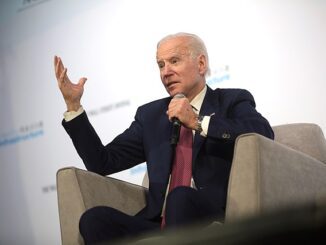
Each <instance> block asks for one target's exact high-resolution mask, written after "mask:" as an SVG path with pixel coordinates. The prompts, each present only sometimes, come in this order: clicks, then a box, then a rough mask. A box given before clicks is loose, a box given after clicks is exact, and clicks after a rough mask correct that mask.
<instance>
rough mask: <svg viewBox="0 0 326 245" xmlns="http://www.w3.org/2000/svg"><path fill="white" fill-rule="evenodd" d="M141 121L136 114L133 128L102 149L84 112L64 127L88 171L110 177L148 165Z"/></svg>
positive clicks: (64, 124) (63, 123)
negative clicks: (136, 166)
mask: <svg viewBox="0 0 326 245" xmlns="http://www.w3.org/2000/svg"><path fill="white" fill-rule="evenodd" d="M140 118H141V117H140V116H139V115H138V113H136V116H135V120H134V121H133V122H132V124H131V125H130V127H129V128H128V129H126V130H125V131H124V132H123V133H122V134H120V135H118V136H117V137H116V138H115V139H114V140H113V141H112V142H111V143H109V144H107V145H105V146H104V145H103V144H102V142H101V140H100V138H99V136H98V135H97V133H96V132H95V130H94V128H93V126H92V125H91V123H90V122H89V120H88V117H87V115H86V113H85V112H83V113H82V114H81V115H80V116H78V117H77V118H75V119H73V120H71V121H69V122H65V121H64V120H63V121H62V125H63V127H64V128H65V130H66V131H67V133H68V134H69V136H70V138H71V139H72V142H73V144H74V146H75V148H76V150H77V152H78V154H79V156H80V157H81V159H82V160H83V162H84V164H85V166H86V168H87V170H89V171H92V172H95V173H98V174H101V175H108V174H112V173H116V172H119V171H122V170H125V169H128V168H130V167H133V166H135V165H137V164H139V163H142V162H144V161H145V157H144V150H143V144H142V141H143V137H142V123H141V119H140Z"/></svg>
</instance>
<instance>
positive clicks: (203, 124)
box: [200, 116, 211, 137]
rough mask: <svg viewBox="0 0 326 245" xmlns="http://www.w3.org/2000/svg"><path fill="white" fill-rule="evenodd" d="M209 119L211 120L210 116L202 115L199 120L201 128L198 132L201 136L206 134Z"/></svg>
mask: <svg viewBox="0 0 326 245" xmlns="http://www.w3.org/2000/svg"><path fill="white" fill-rule="evenodd" d="M210 120H211V117H210V116H204V118H203V121H202V122H201V128H202V131H201V133H200V135H201V136H204V137H206V136H207V132H208V125H209V121H210Z"/></svg>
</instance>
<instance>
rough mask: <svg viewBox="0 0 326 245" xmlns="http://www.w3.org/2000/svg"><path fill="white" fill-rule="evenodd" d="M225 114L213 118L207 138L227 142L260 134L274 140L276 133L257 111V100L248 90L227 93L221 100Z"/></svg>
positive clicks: (217, 114)
mask: <svg viewBox="0 0 326 245" xmlns="http://www.w3.org/2000/svg"><path fill="white" fill-rule="evenodd" d="M220 100H221V103H222V107H223V108H224V110H223V111H224V112H223V114H220V113H219V112H217V113H215V115H213V116H211V119H210V123H209V127H208V134H207V137H212V138H216V139H219V140H225V141H235V139H236V138H237V137H238V136H239V135H241V134H245V133H258V134H261V135H263V136H266V137H268V138H271V139H273V138H274V133H273V130H272V128H271V126H270V124H269V122H268V121H267V120H266V119H265V118H264V117H263V116H262V115H261V114H260V113H259V112H257V111H256V109H255V106H256V104H255V100H254V98H253V96H252V95H251V94H250V93H249V92H248V91H246V90H236V91H233V92H229V93H226V94H224V95H223V96H222V98H221V99H220Z"/></svg>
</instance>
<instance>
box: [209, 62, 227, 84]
mask: <svg viewBox="0 0 326 245" xmlns="http://www.w3.org/2000/svg"><path fill="white" fill-rule="evenodd" d="M229 80H230V67H229V66H228V65H224V66H220V67H214V69H211V75H210V76H209V77H208V78H207V81H206V82H207V84H208V85H209V86H210V87H211V88H212V89H215V88H217V86H218V84H220V83H222V82H225V81H229Z"/></svg>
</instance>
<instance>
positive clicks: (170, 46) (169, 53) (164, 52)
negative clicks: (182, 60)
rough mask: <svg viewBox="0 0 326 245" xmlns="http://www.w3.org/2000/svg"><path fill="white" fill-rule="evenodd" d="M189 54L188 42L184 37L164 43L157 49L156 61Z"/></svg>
mask: <svg viewBox="0 0 326 245" xmlns="http://www.w3.org/2000/svg"><path fill="white" fill-rule="evenodd" d="M185 54H189V48H188V45H187V40H186V38H184V37H177V38H172V39H169V40H166V41H164V42H163V43H161V44H160V46H159V47H158V48H157V52H156V59H157V60H162V59H169V58H171V57H174V56H182V55H185Z"/></svg>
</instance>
